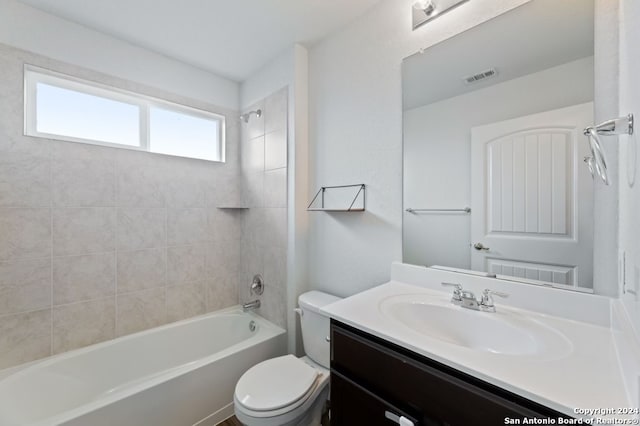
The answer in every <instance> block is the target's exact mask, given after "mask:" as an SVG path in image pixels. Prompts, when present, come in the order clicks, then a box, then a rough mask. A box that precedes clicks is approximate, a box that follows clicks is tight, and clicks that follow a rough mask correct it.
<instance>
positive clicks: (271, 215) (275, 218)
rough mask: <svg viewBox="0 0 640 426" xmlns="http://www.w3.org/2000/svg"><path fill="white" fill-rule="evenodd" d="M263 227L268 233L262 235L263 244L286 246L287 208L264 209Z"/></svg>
mask: <svg viewBox="0 0 640 426" xmlns="http://www.w3.org/2000/svg"><path fill="white" fill-rule="evenodd" d="M264 227H265V229H268V230H269V233H268V234H267V235H265V237H264V244H265V246H273V247H280V248H286V247H287V209H286V208H272V209H264Z"/></svg>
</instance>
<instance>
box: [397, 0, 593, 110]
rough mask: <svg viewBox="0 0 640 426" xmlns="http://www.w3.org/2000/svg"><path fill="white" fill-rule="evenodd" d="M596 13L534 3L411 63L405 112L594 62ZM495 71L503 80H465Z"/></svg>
mask: <svg viewBox="0 0 640 426" xmlns="http://www.w3.org/2000/svg"><path fill="white" fill-rule="evenodd" d="M593 10H594V1H593V0H562V1H560V2H559V1H557V0H534V1H531V2H529V3H525V4H524V5H522V6H520V7H518V8H516V9H513V10H511V11H510V12H507V13H505V14H503V15H500V16H498V17H496V18H494V19H492V20H490V21H488V22H486V23H484V24H482V25H478V26H477V27H474V28H472V29H470V30H468V31H466V32H464V33H461V34H459V35H457V36H455V37H452V38H450V39H448V40H445V41H443V42H442V43H440V44H436V45H435V46H432V47H430V48H428V49H426V50H425V51H424V52H423V53H418V54H415V55H413V56H411V57H409V58H407V59H406V60H405V61H404V63H403V67H402V68H403V70H402V74H403V78H402V86H403V108H404V109H405V110H409V109H412V108H416V107H419V106H422V105H428V104H431V103H433V102H436V101H439V100H443V99H447V98H450V97H453V96H458V95H461V94H463V93H467V92H470V91H473V90H478V89H482V88H484V87H487V86H491V85H494V84H496V83H500V82H502V81H507V80H511V79H513V78H517V77H521V76H523V75H527V74H531V73H534V72H537V71H542V70H544V69H547V68H551V67H553V66H557V65H560V64H564V63H567V62H570V61H573V60H576V59H580V58H584V57H587V56H592V55H593V45H594V34H593V22H594V15H593ZM505 35H508V36H505ZM490 68H495V69H496V70H497V76H495V77H491V78H488V79H486V80H484V81H480V82H476V83H473V84H466V83H465V81H464V77H467V76H471V75H474V74H477V73H480V72H482V71H486V70H488V69H490Z"/></svg>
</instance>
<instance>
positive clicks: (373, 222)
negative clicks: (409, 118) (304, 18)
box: [309, 0, 527, 296]
mask: <svg viewBox="0 0 640 426" xmlns="http://www.w3.org/2000/svg"><path fill="white" fill-rule="evenodd" d="M526 2H527V0H475V1H473V2H468V3H466V4H464V5H463V6H461V7H459V8H457V9H455V10H453V11H451V12H449V13H447V14H446V15H443V16H441V17H439V18H438V19H436V20H434V21H432V22H431V23H429V24H427V25H425V26H423V27H421V28H420V29H418V30H417V31H411V23H410V19H411V17H410V11H411V5H412V3H414V0H384V1H382V2H381V3H380V4H379V5H378V6H376V7H374V8H373V9H371V10H370V11H369V12H368V13H367V14H365V15H364V16H362V17H361V18H359V19H358V20H356V21H355V22H353V23H352V24H351V25H349V26H348V27H347V28H345V29H343V30H342V31H341V32H339V33H336V34H334V35H333V36H331V37H329V38H327V39H326V40H324V41H322V42H321V43H319V44H318V45H316V46H314V47H313V48H312V49H311V51H310V56H309V65H310V72H309V92H310V112H309V116H310V159H311V161H312V162H311V164H310V173H311V175H310V176H311V179H310V183H311V187H312V188H313V189H316V188H317V187H319V186H326V185H341V184H355V183H365V184H367V211H366V212H364V213H334V214H331V213H324V212H315V213H313V214H311V215H310V226H311V227H310V244H309V259H310V262H309V263H310V283H311V286H312V287H313V288H316V289H321V290H325V291H327V292H329V293H333V294H336V295H341V296H346V295H350V294H353V293H356V292H358V291H361V290H364V289H366V288H369V287H372V286H374V285H376V284H379V283H382V282H384V281H386V280H388V279H389V270H390V265H391V262H392V261H394V260H400V259H401V257H402V253H401V251H402V231H401V228H402V213H401V210H402V89H401V63H402V59H403V58H404V57H406V56H409V55H410V54H413V53H415V52H416V51H418V50H419V49H420V48H426V47H429V46H431V45H433V44H435V43H437V42H440V41H442V40H444V39H446V38H448V37H450V36H452V35H454V34H456V33H459V32H460V31H463V30H465V29H468V28H470V27H472V26H475V25H477V24H479V23H481V22H483V21H486V20H487V19H490V18H492V17H494V16H496V15H499V14H501V13H503V12H505V11H507V10H509V9H511V8H513V7H516V6H518V5H521V4H524V3H526Z"/></svg>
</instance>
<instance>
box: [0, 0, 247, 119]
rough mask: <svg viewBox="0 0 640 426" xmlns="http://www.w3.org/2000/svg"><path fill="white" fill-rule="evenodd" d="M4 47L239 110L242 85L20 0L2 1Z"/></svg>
mask: <svg viewBox="0 0 640 426" xmlns="http://www.w3.org/2000/svg"><path fill="white" fill-rule="evenodd" d="M0 11H1V12H0V43H5V44H8V45H10V46H14V47H18V48H21V49H24V50H28V51H31V52H34V53H39V54H41V55H44V56H47V57H50V58H53V59H57V60H60V61H63V62H67V63H70V64H74V65H79V66H82V67H85V68H89V69H92V70H95V71H99V72H102V73H105V74H109V75H112V76H115V77H120V78H123V79H127V80H131V81H134V82H137V83H142V84H145V85H149V86H153V87H156V88H160V89H163V90H166V91H168V92H173V93H175V94H177V95H181V96H186V97H190V98H193V99H197V100H200V101H204V102H208V103H211V104H214V105H218V106H220V107H223V108H230V109H235V110H237V109H238V99H239V85H238V83H236V82H234V81H231V80H228V79H225V78H222V77H219V76H217V75H214V74H212V73H210V72H207V71H204V70H201V69H199V68H196V67H193V66H190V65H187V64H184V63H182V62H179V61H176V60H174V59H170V58H168V57H166V56H163V55H160V54H158V53H155V52H152V51H149V50H146V49H143V48H140V47H137V46H134V45H132V44H129V43H127V42H125V41H122V40H119V39H116V38H114V37H110V36H108V35H106V34H104V33H100V32H98V31H95V30H92V29H89V28H87V27H84V26H82V25H79V24H76V23H73V22H71V21H67V20H64V19H60V18H58V17H55V16H53V15H51V14H48V13H45V12H42V11H40V10H38V9H35V8H32V7H29V6H26V5H24V4H22V3H19V2H17V1H15V0H0Z"/></svg>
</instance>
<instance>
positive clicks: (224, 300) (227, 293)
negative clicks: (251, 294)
mask: <svg viewBox="0 0 640 426" xmlns="http://www.w3.org/2000/svg"><path fill="white" fill-rule="evenodd" d="M237 281H238V276H237V274H235V273H232V272H230V271H226V270H224V271H219V273H218V274H216V275H214V276H211V277H208V279H207V282H206V289H205V290H206V301H207V312H212V311H217V310H219V309H224V308H228V307H229V306H233V305H237V304H238V300H239V296H238V286H237ZM247 288H248V284H247ZM240 299H241V300H243V301H245V300H248V298H247V299H243V298H242V297H240Z"/></svg>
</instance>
